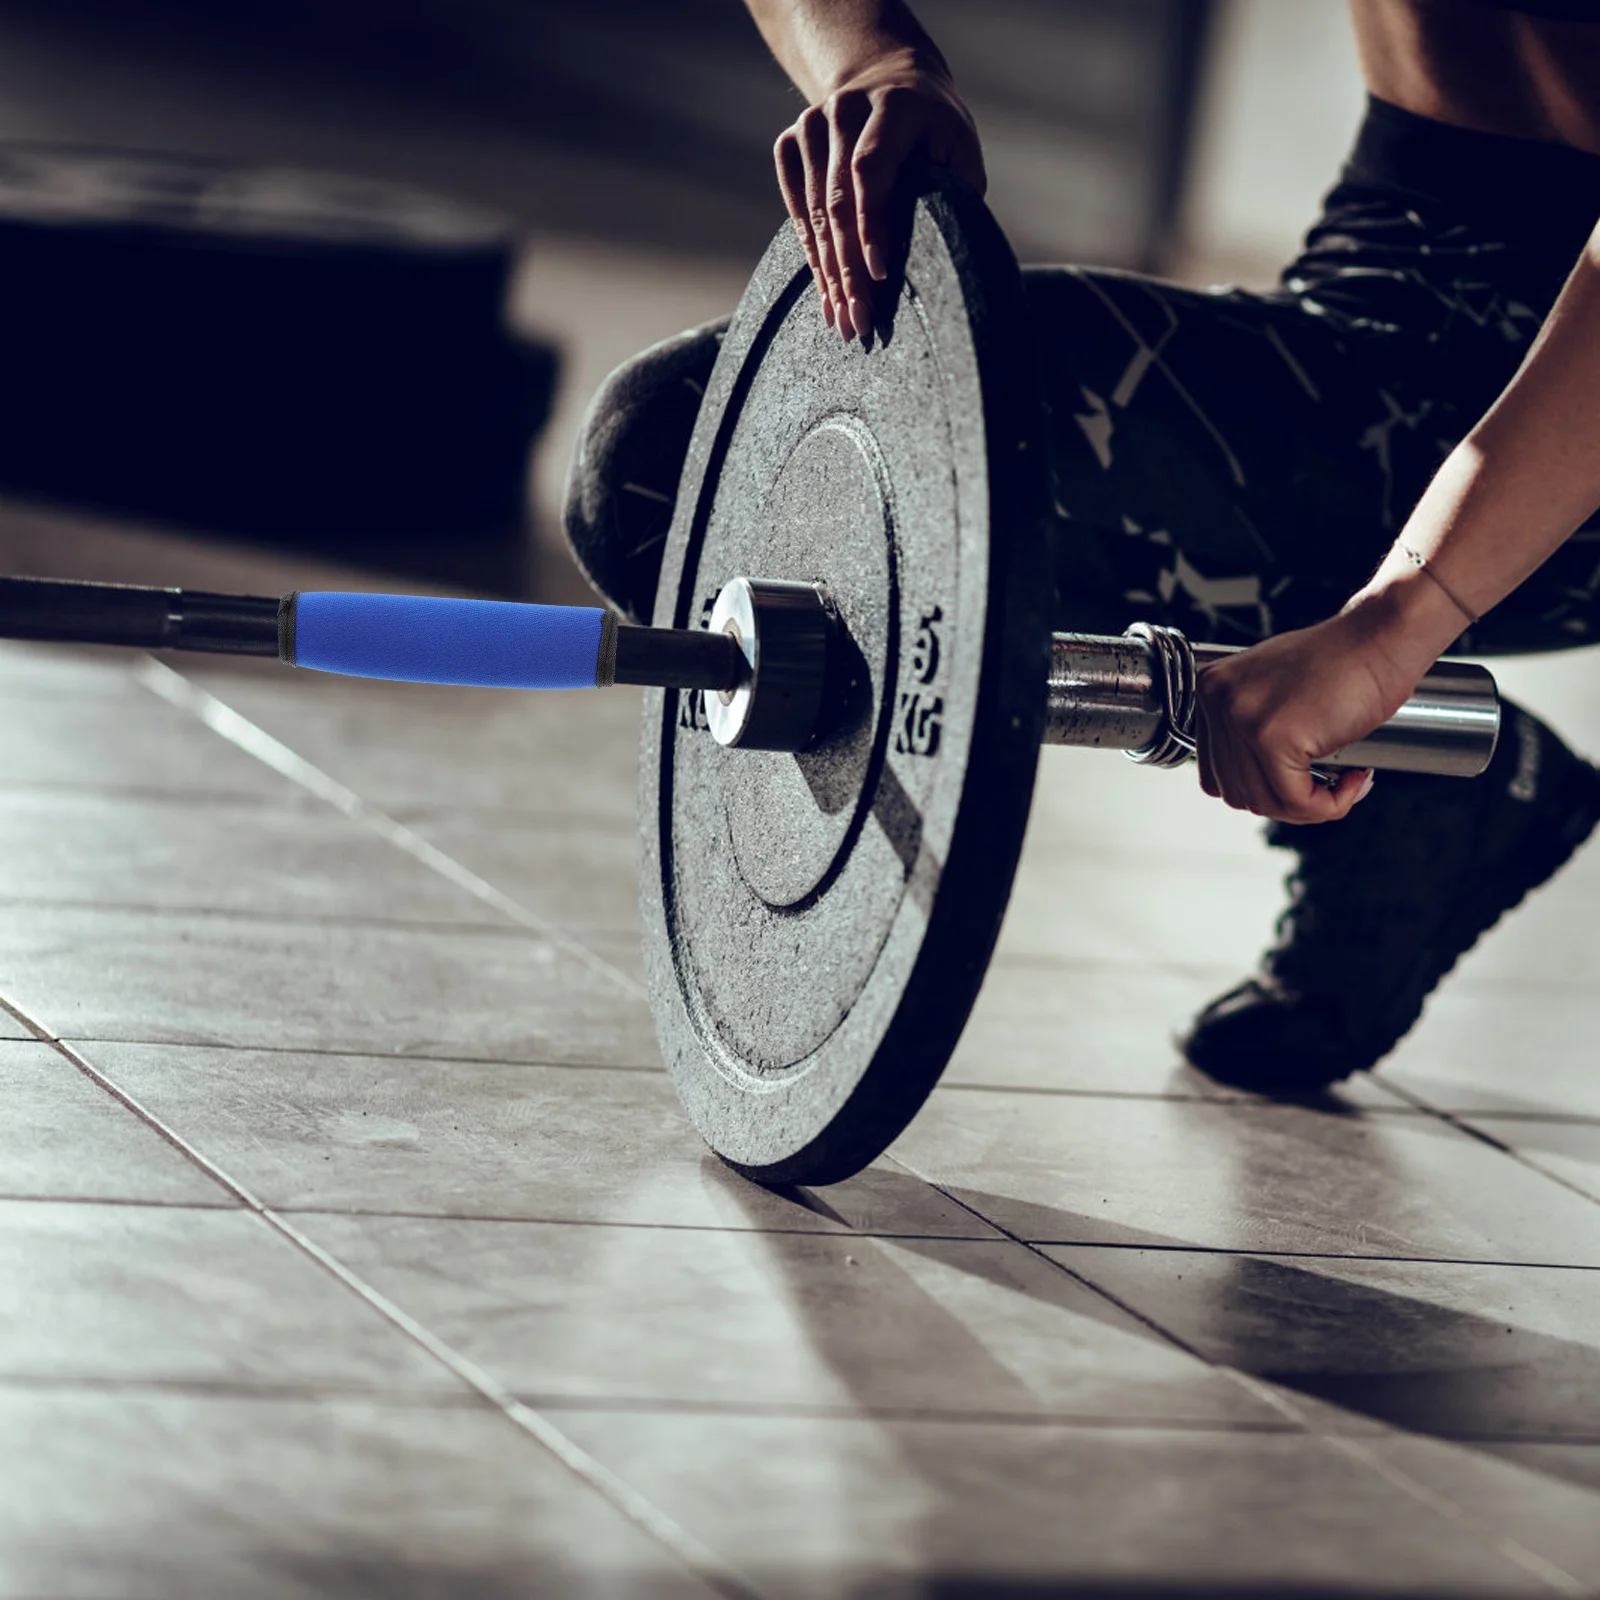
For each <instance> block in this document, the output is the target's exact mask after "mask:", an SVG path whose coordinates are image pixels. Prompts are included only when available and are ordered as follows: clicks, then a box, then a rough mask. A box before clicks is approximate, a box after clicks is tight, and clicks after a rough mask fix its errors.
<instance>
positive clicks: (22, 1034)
mask: <svg viewBox="0 0 1600 1600" xmlns="http://www.w3.org/2000/svg"><path fill="white" fill-rule="evenodd" d="M35 1037H36V1035H35V1034H34V1033H33V1032H32V1031H31V1030H30V1029H28V1028H27V1027H25V1026H24V1025H23V1024H22V1023H20V1022H18V1021H17V1019H16V1018H15V1017H14V1016H12V1015H11V1013H10V1012H9V1011H4V1010H0V1039H29V1040H31V1039H33V1038H35Z"/></svg>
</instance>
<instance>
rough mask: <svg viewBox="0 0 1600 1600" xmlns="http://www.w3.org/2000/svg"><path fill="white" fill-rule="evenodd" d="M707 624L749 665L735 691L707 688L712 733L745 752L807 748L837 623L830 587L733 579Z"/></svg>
mask: <svg viewBox="0 0 1600 1600" xmlns="http://www.w3.org/2000/svg"><path fill="white" fill-rule="evenodd" d="M706 626H707V628H708V629H709V630H710V631H711V632H713V633H726V634H727V635H728V636H729V637H730V638H731V639H733V641H734V642H735V643H736V644H737V645H738V646H739V648H740V649H741V650H742V651H743V652H744V658H745V661H746V662H747V663H748V664H749V669H750V670H749V672H748V674H747V675H746V677H745V679H744V681H743V682H742V683H741V684H739V685H738V686H737V687H735V688H732V689H723V690H710V689H708V690H706V691H705V712H706V722H707V724H708V725H709V727H710V729H711V737H712V738H713V739H715V740H716V741H717V743H718V744H721V745H729V746H737V747H738V748H740V749H743V750H803V749H805V747H806V746H807V745H808V744H810V743H811V742H812V740H813V739H814V738H815V737H816V736H817V734H818V732H819V724H820V723H821V722H822V720H823V715H822V714H823V703H824V698H825V695H826V691H827V684H828V661H829V652H830V649H831V648H832V645H833V640H834V635H835V633H836V630H837V628H838V626H839V624H838V621H837V619H836V617H835V615H834V612H833V608H832V607H831V606H830V605H829V603H828V597H827V592H826V591H825V590H824V589H822V588H821V587H820V586H818V585H817V584H813V583H791V582H788V581H786V580H783V579H777V578H733V579H731V580H730V581H729V582H728V583H726V584H724V585H723V587H722V590H721V592H720V593H719V594H718V595H717V598H716V602H715V604H714V605H713V606H712V608H711V618H710V621H709V622H708V623H707V624H706Z"/></svg>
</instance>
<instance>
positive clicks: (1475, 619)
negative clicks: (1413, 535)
mask: <svg viewBox="0 0 1600 1600" xmlns="http://www.w3.org/2000/svg"><path fill="white" fill-rule="evenodd" d="M1395 548H1396V549H1397V550H1398V551H1399V552H1400V554H1401V555H1403V556H1404V557H1405V558H1406V560H1407V561H1409V562H1410V563H1411V565H1412V566H1414V567H1415V568H1416V569H1417V571H1418V572H1421V573H1425V574H1426V575H1427V576H1428V577H1430V578H1432V579H1433V581H1434V582H1435V583H1436V584H1438V585H1439V587H1440V588H1441V589H1442V590H1443V591H1444V596H1445V599H1447V600H1448V601H1449V602H1450V604H1451V605H1453V606H1454V607H1455V608H1456V610H1457V611H1459V612H1460V613H1461V615H1462V616H1464V617H1465V618H1466V619H1467V621H1468V622H1470V623H1471V624H1472V625H1473V626H1474V627H1476V626H1477V625H1478V624H1479V623H1480V622H1482V621H1483V618H1482V617H1480V616H1479V615H1478V614H1477V612H1476V611H1469V610H1468V609H1467V608H1466V607H1465V606H1464V605H1462V603H1461V597H1460V596H1459V595H1458V594H1457V593H1456V592H1455V590H1454V589H1452V588H1451V587H1450V585H1449V584H1447V583H1446V582H1445V581H1444V579H1443V578H1441V577H1440V576H1439V574H1438V573H1437V572H1435V571H1434V570H1433V568H1432V567H1430V566H1429V565H1428V560H1427V557H1426V556H1420V555H1418V554H1417V552H1416V551H1415V550H1413V549H1412V548H1411V546H1410V545H1408V544H1401V543H1400V541H1399V540H1398V539H1396V540H1395Z"/></svg>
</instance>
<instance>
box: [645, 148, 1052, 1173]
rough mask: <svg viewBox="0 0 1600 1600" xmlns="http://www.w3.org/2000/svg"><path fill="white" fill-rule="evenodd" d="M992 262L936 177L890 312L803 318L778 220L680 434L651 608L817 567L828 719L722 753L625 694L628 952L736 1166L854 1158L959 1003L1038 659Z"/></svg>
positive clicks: (1024, 373)
mask: <svg viewBox="0 0 1600 1600" xmlns="http://www.w3.org/2000/svg"><path fill="white" fill-rule="evenodd" d="M1026 328H1027V324H1026V317H1025V313H1024V304H1023V294H1022V284H1021V278H1020V275H1019V273H1018V271H1017V267H1016V262H1015V260H1014V259H1013V257H1012V255H1011V252H1010V249H1009V247H1008V246H1007V244H1006V241H1005V238H1004V236H1003V235H1002V234H1001V232H1000V230H999V228H998V227H997V226H996V225H995V223H994V221H993V220H992V218H991V217H990V216H989V214H988V212H987V211H986V210H985V209H984V207H983V204H982V202H981V201H979V200H978V199H977V198H976V196H974V195H972V194H971V193H970V191H968V190H966V189H964V188H962V187H961V186H960V185H959V184H958V183H956V182H955V181H954V180H943V181H940V182H938V183H937V185H936V186H934V187H932V188H931V189H930V190H929V192H928V193H926V194H925V195H923V196H922V198H920V199H919V200H918V201H917V205H916V211H915V218H914V223H913V228H912V238H911V245H910V250H909V254H908V257H907V263H906V268H905V272H904V276H903V280H902V281H900V283H899V284H898V291H897V293H896V294H895V295H894V297H893V300H892V311H891V314H890V315H889V316H888V317H886V318H884V319H883V322H882V325H881V328H880V332H879V334H878V335H877V336H876V337H875V338H873V339H872V340H870V341H869V342H868V343H867V345H866V346H865V347H863V345H862V344H860V343H851V344H848V345H847V344H845V343H844V342H843V341H842V340H841V339H840V338H839V336H838V335H837V334H835V333H833V332H832V331H831V330H829V329H827V328H825V326H824V324H823V321H822V316H821V311H820V308H819V306H818V303H817V296H816V292H815V290H814V288H813V287H812V285H811V279H810V274H809V272H808V270H807V268H806V263H805V259H804V256H803V254H802V252H801V250H800V247H799V244H798V242H797V241H796V239H795V236H794V234H793V232H792V230H790V229H789V228H787V227H786V228H785V229H784V230H783V231H782V232H781V233H780V234H779V235H778V237H777V239H776V240H775V241H774V242H773V244H772V246H771V247H770V248H769V249H768V251H767V253H766V255H765V257H764V258H763V260H762V262H761V264H760V266H759V267H758V268H757V269H756V273H755V276H754V277H753V278H752V280H751V282H750V285H749V288H748V289H747V290H746V292H745V295H744V298H743V299H742V301H741V302H740V305H739V309H738V312H737V314H736V315H735V317H734V320H733V324H732V326H731V328H730V329H729V332H728V335H727V338H726V340H725V341H724V343H723V347H722V350H721V353H720V355H719V357H718V360H717V365H716V368H715V371H714V372H713V374H712V378H711V382H710V385H709V387H708V389H707V393H706V397H705V401H704V404H703V406H702V408H701V411H700V416H699V420H698V422H697V424H696V429H695V434H694V438H693V441H692V443H691V445H690V449H689V456H688V461H687V464H686V466H685V469H684V474H683V478H682V482H681V486H680V490H679V494H678V500H677V508H676V512H675V515H674V521H673V525H672V530H671V533H670V535H669V537H668V543H667V550H666V555H665V559H664V562H663V567H662V575H661V584H660V588H659V590H658V592H657V596H656V604H655V616H654V621H655V623H656V625H657V626H663V625H667V624H671V625H673V626H677V627H689V626H697V625H700V624H702V623H703V622H704V620H705V618H706V616H707V615H708V614H709V611H710V608H711V604H712V600H713V598H714V597H715V596H716V594H717V592H718V590H719V589H721V587H722V585H723V584H724V583H726V582H727V580H728V579H730V578H732V577H736V576H749V577H759V578H784V579H791V580H795V581H799V582H808V583H817V584H821V585H822V586H823V587H824V588H825V589H826V590H827V592H828V594H829V595H830V597H831V598H832V601H833V604H834V605H835V607H836V608H837V611H838V614H839V617H840V619H841V622H842V624H843V627H844V629H845V631H846V634H847V635H848V639H849V641H850V642H849V646H848V651H849V660H850V662H851V665H852V669H853V671H852V681H851V688H850V691H849V694H848V696H847V699H846V705H847V710H846V712H845V714H844V715H843V716H842V717H840V718H837V719H836V720H835V724H834V726H833V727H832V728H831V729H830V730H827V731H825V732H824V733H823V735H822V736H821V738H820V740H819V742H818V743H816V744H815V745H814V746H813V747H812V748H811V749H808V750H806V751H804V752H802V753H800V754H798V755H794V754H789V753H786V752H777V751H759V750H729V749H724V748H722V747H721V746H719V745H718V744H717V743H716V742H715V741H714V740H713V739H712V738H711V737H710V735H709V733H707V732H706V731H705V726H704V711H703V708H702V707H701V705H700V704H699V700H698V696H695V695H689V694H687V693H679V692H677V691H669V690H651V691H649V692H648V693H647V694H646V696H645V711H644V730H643V738H642V759H641V767H640V791H639V799H640V811H639V815H640V832H641V838H642V848H641V881H640V900H641V907H642V911H643V924H644V949H645V960H646V967H647V971H648V976H649V986H650V994H651V1001H652V1005H653V1007H654V1011H655V1018H656V1025H657V1031H658V1033H659V1035H660V1040H661V1047H662V1052H663V1055H664V1057H665V1060H666V1063H667V1066H668V1068H669V1069H670V1071H671V1073H672V1076H673V1080H674V1082H675V1084H676V1086H677V1089H678V1093H679V1095H680V1097H681V1099H682V1101H683V1104H684V1106H685V1107H686V1109H687V1110H688V1113H689V1115H690V1117H691V1118H692V1119H693V1121H694V1122H695V1125H696V1126H697V1127H698V1128H699V1130H700V1132H701V1134H702V1135H703V1136H704V1138H705V1139H706V1141H707V1143H709V1144H710V1146H711V1148H712V1149H713V1150H715V1151H716V1152H717V1154H718V1155H720V1156H721V1157H722V1158H723V1159H724V1160H726V1161H727V1162H729V1163H730V1164H731V1165H733V1166H735V1167H737V1168H739V1169H740V1170H741V1171H744V1172H746V1173H747V1174H749V1175H750V1176H752V1177H755V1178H758V1179H760V1180H762V1181H765V1182H794V1183H825V1182H832V1181H836V1180H838V1179H841V1178H844V1177H847V1176H849V1175H850V1174H851V1173H853V1172H855V1171H857V1170H859V1169H860V1168H861V1167H862V1166H864V1165H866V1164H867V1163H868V1162H869V1161H871V1160H873V1159H874V1158H875V1157H876V1156H877V1155H879V1154H880V1153H881V1152H882V1151H883V1150H884V1149H885V1148H886V1147H887V1146H888V1144H889V1143H890V1142H891V1141H892V1140H893V1139H894V1137H895V1136H896V1135H897V1134H898V1133H899V1132H900V1130H901V1129H902V1128H903V1127H904V1126H905V1125H906V1123H907V1122H909V1121H910V1119H911V1117H912V1116H913V1115H914V1114H915V1113H916V1111H917V1109H918V1107H919V1106H920V1105H921V1104H922V1102H923V1100H924V1099H925V1098H926V1097H927V1095H928V1092H929V1091H930V1090H931V1089H932V1087H933V1085H934V1083H935V1082H936V1081H937V1079H938V1076H939V1074H940V1072H941V1071H942V1070H943V1068H944V1065H945V1063H946V1062H947V1061H948V1059H949V1057H950V1053H951V1051H952V1050H953V1049H954V1047H955V1043H956V1040H957V1038H958V1037H959V1035H960V1032H961V1029H962V1027H963V1026H964V1024H965V1022H966V1018H967V1015H968V1013H969V1011H970V1010H971V1007H972V1003H973V1001H974V999H975V998H976V997H977V993H978V988H979V985H980V984H981V982H982V979H983V973H984V970H985V968H986V966H987V964H988V960H989V955H990V952H991V950H992V948H993V945H994V940H995V936H996V934H997V932H998V931H999V925H1000V918H1001V915H1002V913H1003V911H1004V909H1005V904H1006V900H1007V897H1008V895H1009V893H1010V888H1011V880H1012V876H1013V874H1014V871H1015V868H1016V862H1017V856H1018V853H1019V851H1020V849H1021V845H1022V835H1023V829H1024V826H1025V824H1026V821H1027V814H1028V804H1029V799H1030V797H1031V793H1032V788H1033V779H1034V771H1035V767H1036V765H1037V761H1038V751H1039V743H1040V736H1041V732H1042V727H1043V717H1044V707H1045V700H1044V689H1045V681H1046V676H1047V666H1048V615H1047V610H1046V599H1047V590H1048V584H1049V581H1050V580H1049V567H1048V560H1047V551H1046V544H1045V538H1044V534H1043V531H1042V528H1043V520H1042V513H1043V506H1044V483H1043V473H1044V466H1045V464H1044V453H1043V448H1042V444H1041V442H1040V439H1039V437H1038V434H1039V430H1040V428H1041V424H1042V413H1041V409H1040V404H1039V400H1038V391H1037V384H1036V381H1035V379H1034V377H1033V373H1032V368H1031V365H1030V362H1031V350H1030V348H1029V342H1028V337H1027V331H1026Z"/></svg>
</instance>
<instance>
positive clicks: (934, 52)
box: [745, 0, 950, 105]
mask: <svg viewBox="0 0 1600 1600" xmlns="http://www.w3.org/2000/svg"><path fill="white" fill-rule="evenodd" d="M745 4H746V5H747V6H748V7H749V9H750V15H751V16H752V17H754V18H755V21H756V26H757V27H758V28H759V29H760V30H761V37H762V38H763V39H765V40H766V41H767V46H768V48H769V49H770V50H771V51H772V53H773V55H775V56H776V57H777V58H778V65H779V66H781V67H782V68H783V70H784V71H785V72H787V73H788V74H789V78H790V81H791V82H792V83H793V84H794V86H795V87H796V88H797V89H798V90H799V91H800V92H801V94H803V95H804V96H805V97H806V100H807V101H808V102H809V103H810V104H812V105H818V104H820V103H821V102H822V101H824V100H826V99H827V98H828V96H829V95H830V94H833V93H834V92H835V91H836V90H837V89H838V88H839V86H840V85H841V84H842V83H847V82H849V80H850V79H852V78H854V77H856V76H857V75H858V74H860V73H861V72H862V71H863V70H864V69H866V68H868V67H870V66H872V65H873V63H875V62H878V61H881V60H883V59H885V58H887V57H891V56H899V57H901V58H903V59H905V60H906V61H907V63H908V64H912V65H920V66H923V67H930V68H932V69H933V70H936V71H938V72H942V73H944V74H945V76H947V77H948V76H949V71H950V69H949V68H948V67H947V66H946V65H945V60H944V57H943V56H942V55H940V54H939V49H938V46H937V45H935V44H934V42H933V40H932V39H930V38H929V37H928V35H927V33H926V32H924V31H923V28H922V24H921V23H919V22H918V21H917V19H916V18H915V17H914V16H913V15H912V14H911V8H910V7H909V6H907V5H904V4H901V3H898V0H745Z"/></svg>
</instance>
